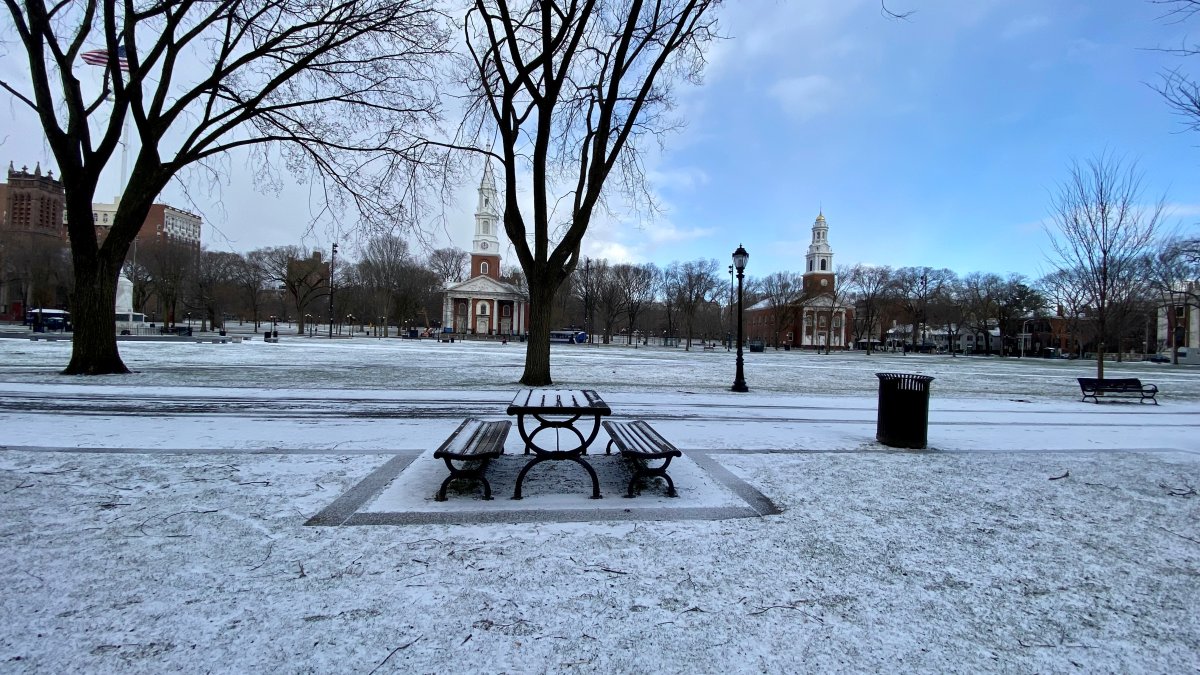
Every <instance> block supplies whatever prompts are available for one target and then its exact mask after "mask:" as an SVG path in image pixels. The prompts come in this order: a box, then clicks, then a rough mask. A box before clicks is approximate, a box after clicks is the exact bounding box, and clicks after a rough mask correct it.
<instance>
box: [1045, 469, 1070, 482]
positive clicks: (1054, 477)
mask: <svg viewBox="0 0 1200 675" xmlns="http://www.w3.org/2000/svg"><path fill="white" fill-rule="evenodd" d="M1070 476H1071V472H1070V471H1064V472H1063V475H1061V476H1050V480H1062V479H1064V478H1069V477H1070Z"/></svg>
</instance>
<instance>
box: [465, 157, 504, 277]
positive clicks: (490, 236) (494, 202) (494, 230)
mask: <svg viewBox="0 0 1200 675" xmlns="http://www.w3.org/2000/svg"><path fill="white" fill-rule="evenodd" d="M499 228H500V198H499V197H498V196H497V194H496V176H495V174H493V173H492V161H491V160H488V162H487V164H485V165H484V167H483V180H481V181H480V182H479V204H478V205H477V206H476V207H475V238H474V240H473V241H472V245H471V276H472V277H491V278H493V279H496V280H497V281H499V280H500V232H499Z"/></svg>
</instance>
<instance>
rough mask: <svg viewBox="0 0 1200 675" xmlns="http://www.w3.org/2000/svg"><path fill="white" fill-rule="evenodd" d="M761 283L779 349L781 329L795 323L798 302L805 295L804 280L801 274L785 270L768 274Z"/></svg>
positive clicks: (775, 343) (776, 345) (776, 346)
mask: <svg viewBox="0 0 1200 675" xmlns="http://www.w3.org/2000/svg"><path fill="white" fill-rule="evenodd" d="M760 283H761V287H762V290H763V293H764V294H765V295H766V299H767V305H768V307H770V309H771V321H772V323H773V326H772V327H773V331H772V332H773V333H774V335H775V341H774V345H773V346H774V347H775V348H776V349H779V331H780V329H781V328H783V327H785V326H791V325H792V324H793V323H795V321H796V312H797V311H798V309H799V307H798V303H799V302H800V298H801V297H802V296H803V295H804V282H803V280H802V278H801V276H800V275H799V274H796V273H795V272H788V271H783V272H772V273H771V274H768V275H767V276H765V277H763V278H762V281H761V282H760ZM795 337H796V338H799V337H800V336H798V335H797V336H795Z"/></svg>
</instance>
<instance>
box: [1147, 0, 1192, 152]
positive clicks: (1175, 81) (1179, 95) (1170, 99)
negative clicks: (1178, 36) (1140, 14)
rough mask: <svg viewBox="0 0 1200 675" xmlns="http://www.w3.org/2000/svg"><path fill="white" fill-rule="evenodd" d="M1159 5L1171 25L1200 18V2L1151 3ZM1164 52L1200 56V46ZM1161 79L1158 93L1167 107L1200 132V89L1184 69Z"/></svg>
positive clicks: (1159, 0) (1160, 0)
mask: <svg viewBox="0 0 1200 675" xmlns="http://www.w3.org/2000/svg"><path fill="white" fill-rule="evenodd" d="M1151 2H1152V3H1153V4H1155V5H1162V6H1163V7H1165V8H1166V9H1165V12H1164V13H1163V15H1162V17H1161V19H1162V20H1164V21H1167V22H1170V23H1184V22H1187V21H1188V20H1190V19H1192V18H1193V17H1195V16H1197V15H1200V0H1151ZM1163 51H1166V52H1169V53H1172V54H1176V55H1178V56H1181V57H1193V56H1197V55H1200V44H1188V43H1187V42H1184V43H1182V44H1181V45H1179V46H1178V47H1168V48H1165V49H1163ZM1160 77H1161V79H1160V81H1159V83H1158V85H1157V86H1156V87H1155V89H1157V90H1158V93H1159V94H1161V95H1162V97H1163V99H1164V100H1165V101H1166V102H1167V105H1168V106H1169V107H1170V108H1171V109H1172V110H1174V111H1175V112H1176V113H1177V114H1178V115H1179V116H1180V117H1182V118H1183V123H1184V126H1186V127H1187V128H1188V129H1190V130H1192V131H1200V86H1198V85H1197V84H1196V80H1195V79H1193V78H1192V76H1191V75H1189V74H1188V73H1187V72H1186V71H1185V70H1184V69H1183V68H1182V67H1178V68H1172V69H1170V70H1167V71H1165V72H1163V73H1162V74H1161V76H1160Z"/></svg>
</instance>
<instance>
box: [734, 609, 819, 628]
mask: <svg viewBox="0 0 1200 675" xmlns="http://www.w3.org/2000/svg"><path fill="white" fill-rule="evenodd" d="M772 609H794V610H796V611H797V612H800V613H801V614H803V615H804V616H807V617H808V618H810V619H812V620H813V621H816V622H817V623H822V624H823V623H825V619H822V618H821V617H819V616H813V615H812V614H809V613H808V612H806V611H804V610H803V609H801V608H799V607H797V606H796V605H770V606H768V607H760V608H758V609H756V610H754V611H753V612H750V616H758V615H759V614H765V613H766V612H769V611H771V610H772Z"/></svg>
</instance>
